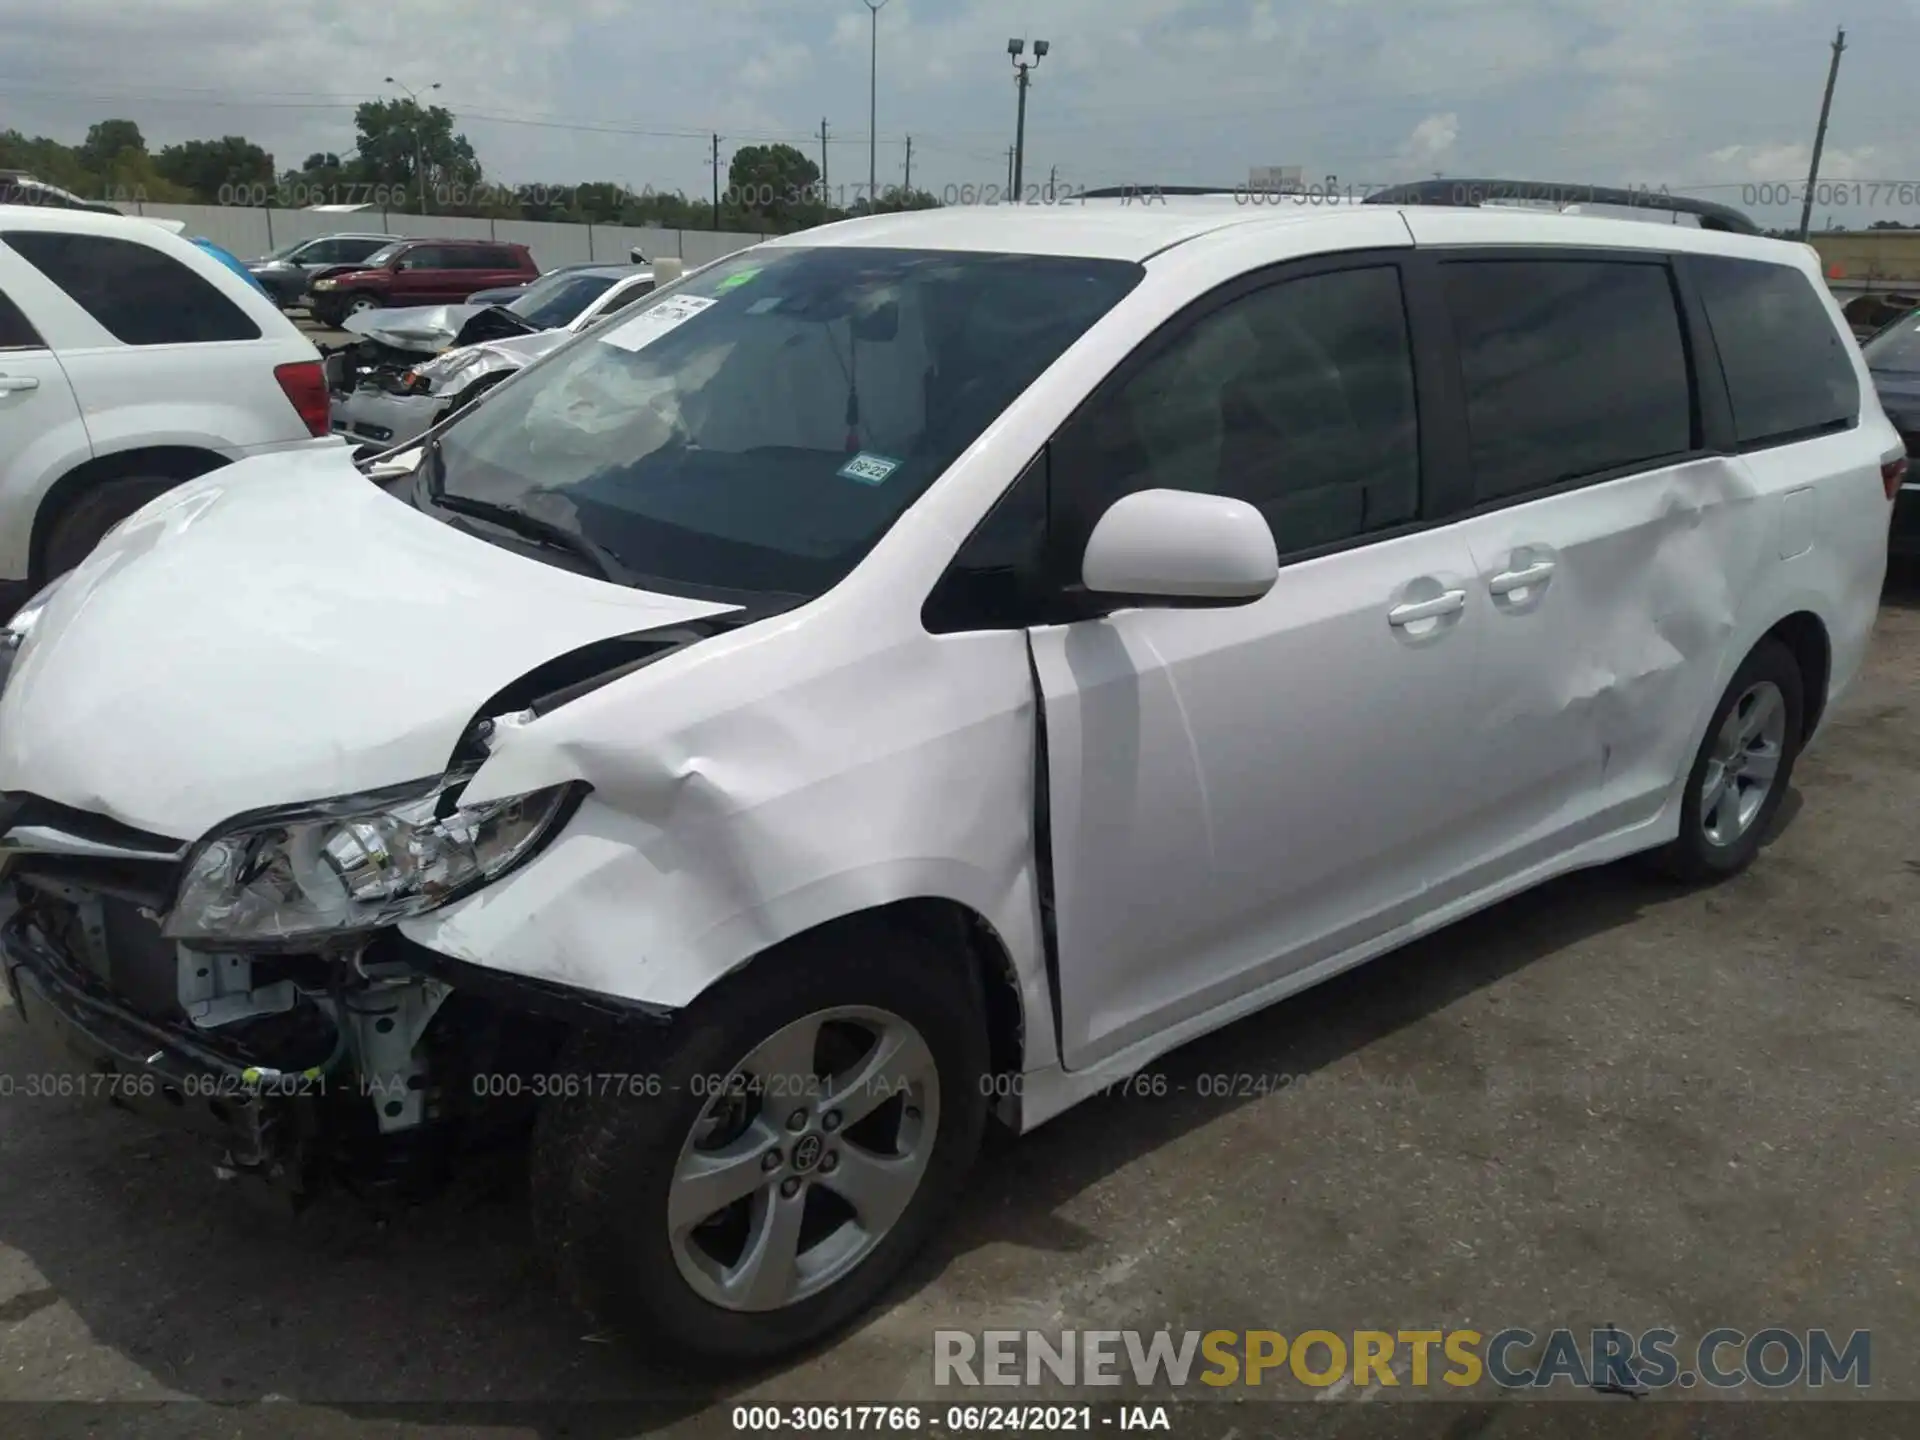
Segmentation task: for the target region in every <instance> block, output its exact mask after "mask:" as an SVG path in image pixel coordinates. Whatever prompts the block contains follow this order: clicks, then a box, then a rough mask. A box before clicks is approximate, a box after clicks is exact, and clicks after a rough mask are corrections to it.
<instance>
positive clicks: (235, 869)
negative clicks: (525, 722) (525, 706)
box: [166, 775, 580, 948]
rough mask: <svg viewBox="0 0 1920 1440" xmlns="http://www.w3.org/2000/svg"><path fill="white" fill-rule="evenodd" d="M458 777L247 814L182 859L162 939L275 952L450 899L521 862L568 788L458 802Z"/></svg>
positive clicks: (566, 801)
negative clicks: (400, 789)
mask: <svg viewBox="0 0 1920 1440" xmlns="http://www.w3.org/2000/svg"><path fill="white" fill-rule="evenodd" d="M469 778H471V777H470V776H466V775H450V776H447V777H444V778H442V779H441V780H439V781H437V782H435V783H434V784H433V785H431V786H429V787H426V788H424V789H422V788H421V787H417V786H416V787H413V788H412V789H411V790H410V791H403V792H399V793H396V792H392V791H387V792H382V793H380V794H376V795H360V796H352V797H349V798H347V799H343V800H334V801H327V802H324V803H322V804H319V805H309V806H304V807H301V808H299V809H294V810H287V811H283V812H280V813H279V814H268V815H262V816H259V817H255V818H249V819H247V820H246V821H245V822H244V823H240V824H237V825H236V826H235V827H234V828H233V829H231V830H228V831H225V832H224V833H221V834H217V835H215V836H213V837H212V838H211V839H209V840H207V841H205V842H203V843H202V844H201V845H200V847H199V848H198V849H197V850H196V851H195V852H194V854H193V856H192V858H191V859H190V860H189V861H188V864H187V870H186V876H185V878H184V879H183V880H182V881H181V882H180V892H179V896H178V898H177V899H176V900H175V902H174V906H173V910H172V912H171V913H170V914H169V915H168V916H167V920H166V933H167V934H168V935H169V936H171V937H173V938H174V939H176V940H183V941H187V942H189V943H191V944H196V945H206V946H234V945H238V946H248V947H260V948H284V947H288V946H293V945H298V944H311V943H314V942H316V941H321V940H325V939H327V938H329V937H335V936H342V935H348V934H352V933H355V932H359V931H366V930H374V929H378V928H380V927H382V926H385V925H391V924H394V923H395V922H397V921H400V920H405V919H408V918H410V917H412V916H415V915H421V914H425V913H426V912H427V911H429V910H433V909H436V908H438V907H439V906H441V905H445V904H447V903H448V902H449V901H451V900H455V899H458V898H459V897H460V896H462V895H465V894H467V893H469V892H471V891H473V890H475V889H478V888H479V887H480V886H482V885H485V884H487V883H489V882H490V881H493V880H497V879H499V878H500V877H501V876H502V875H504V874H505V873H506V872H507V871H509V870H511V869H512V868H513V867H514V866H515V865H518V864H519V863H520V862H521V861H523V860H525V859H527V858H528V857H529V856H530V855H531V854H532V853H533V851H534V850H535V848H536V847H537V846H538V845H539V844H540V842H541V841H542V840H544V839H545V838H546V837H547V836H548V835H550V834H551V833H552V832H553V831H554V830H555V829H556V828H557V827H558V825H559V824H560V823H561V822H562V821H564V819H565V818H566V816H567V815H568V814H569V813H570V812H571V811H572V809H573V806H574V804H575V803H576V802H577V800H578V798H579V793H580V790H579V787H578V786H574V785H560V786H555V787H553V788H551V789H547V790H538V791H535V792H533V793H532V794H528V795H514V796H508V797H504V798H502V799H499V800H486V801H482V802H480V803H479V804H476V805H462V804H460V803H459V792H460V791H461V789H463V788H464V786H465V784H466V781H467V780H468V779H469Z"/></svg>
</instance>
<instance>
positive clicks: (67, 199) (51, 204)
mask: <svg viewBox="0 0 1920 1440" xmlns="http://www.w3.org/2000/svg"><path fill="white" fill-rule="evenodd" d="M0 205H38V206H42V207H44V208H47V209H52V210H88V211H91V212H93V213H94V214H96V215H119V214H121V213H123V212H122V211H121V210H120V209H119V208H118V207H116V206H113V205H109V204H108V203H107V202H106V201H104V200H83V199H82V198H81V197H80V196H78V195H75V194H74V193H73V192H72V191H71V190H62V189H61V188H60V187H59V186H58V185H49V184H48V183H47V182H46V181H44V180H36V179H34V178H33V176H31V175H29V174H27V172H26V171H24V170H0Z"/></svg>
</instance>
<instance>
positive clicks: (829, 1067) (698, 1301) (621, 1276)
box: [532, 923, 988, 1367]
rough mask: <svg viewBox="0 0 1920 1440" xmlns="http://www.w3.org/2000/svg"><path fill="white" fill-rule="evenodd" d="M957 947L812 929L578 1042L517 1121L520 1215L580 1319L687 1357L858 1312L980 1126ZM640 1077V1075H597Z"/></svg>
mask: <svg viewBox="0 0 1920 1440" xmlns="http://www.w3.org/2000/svg"><path fill="white" fill-rule="evenodd" d="M984 1017H985V1004H984V1001H983V998H982V996H981V994H980V988H979V981H978V978H977V976H976V975H975V974H974V972H973V969H972V963H971V957H969V956H967V955H965V954H964V953H962V954H955V953H953V952H950V951H949V950H947V949H946V948H944V947H942V946H940V945H938V944H936V943H935V942H933V941H931V940H929V939H927V938H925V937H923V936H921V935H919V934H917V933H915V932H912V931H907V930H895V929H893V928H890V927H889V928H881V927H879V926H877V925H871V924H864V923H863V924H849V925H843V926H830V927H827V928H826V929H825V930H823V931H818V932H814V933H811V934H809V935H806V936H802V937H800V938H799V939H797V940H795V941H792V942H789V943H788V944H787V945H785V946H782V947H780V948H779V949H778V950H776V951H774V952H772V953H770V954H768V955H765V956H763V957H761V958H760V959H759V960H758V961H756V962H755V963H754V964H753V965H750V966H748V967H747V968H746V969H744V970H742V971H739V972H737V973H736V974H734V975H732V976H729V977H728V978H727V979H725V980H723V981H721V982H720V983H719V984H717V985H715V986H714V987H713V988H712V989H711V990H709V991H708V992H707V993H706V994H704V995H702V996H701V997H700V998H699V999H698V1000H696V1001H695V1002H694V1003H693V1004H692V1005H690V1006H689V1007H687V1008H686V1009H685V1010H683V1011H681V1012H680V1013H679V1014H678V1015H676V1016H675V1018H674V1020H673V1022H672V1027H671V1029H670V1030H668V1031H666V1032H664V1034H663V1035H662V1036H661V1037H660V1038H658V1039H656V1038H653V1037H650V1036H646V1035H634V1034H632V1033H630V1032H615V1033H613V1034H610V1035H606V1036H600V1037H582V1039H581V1040H580V1041H579V1042H578V1044H577V1046H576V1049H575V1052H574V1053H573V1055H572V1056H571V1057H570V1065H569V1071H570V1073H575V1074H579V1075H581V1076H582V1077H583V1078H588V1079H591V1080H592V1081H593V1082H594V1083H592V1084H583V1085H581V1086H577V1087H574V1086H561V1087H558V1089H559V1095H560V1097H561V1098H559V1099H556V1100H549V1101H548V1102H547V1104H546V1106H545V1108H544V1109H543V1110H542V1112H541V1115H540V1118H539V1123H538V1124H537V1126H536V1127H535V1134H534V1146H533V1159H532V1203H533V1215H534V1230H535V1234H536V1235H537V1236H538V1238H539V1240H540V1243H541V1246H542V1248H543V1249H544V1250H545V1251H546V1252H547V1254H548V1257H549V1258H550V1260H551V1261H552V1263H553V1266H554V1268H555V1271H556V1273H557V1275H558V1277H559V1279H560V1282H561V1284H562V1286H563V1288H564V1289H565V1290H566V1291H567V1292H568V1293H569V1295H570V1296H571V1298H573V1299H574V1300H575V1301H576V1302H577V1303H578V1304H580V1305H581V1306H582V1307H583V1308H584V1309H585V1310H586V1311H587V1312H588V1314H589V1315H590V1316H592V1317H593V1319H594V1320H595V1322H596V1323H598V1324H599V1325H601V1326H602V1327H604V1328H606V1329H609V1330H612V1331H616V1332H618V1333H621V1334H623V1335H624V1336H626V1337H627V1338H629V1339H631V1340H633V1341H636V1342H638V1343H639V1344H640V1345H641V1346H642V1347H643V1348H644V1349H645V1350H646V1351H648V1352H652V1353H658V1352H661V1351H665V1352H667V1353H669V1354H671V1355H673V1356H674V1357H676V1358H678V1359H679V1360H681V1361H683V1362H691V1363H694V1364H699V1365H704V1366H727V1367H732V1366H738V1365H742V1364H755V1363H760V1362H764V1361H767V1360H770V1359H772V1358H774V1357H775V1356H778V1355H781V1354H784V1353H787V1352H789V1351H792V1350H794V1349H797V1348H799V1347H802V1346H805V1345H808V1344H811V1343H813V1342H815V1341H817V1340H819V1339H821V1338H822V1337H824V1336H826V1335H828V1334H830V1333H831V1332H833V1331H834V1330H836V1329H838V1328H839V1327H840V1326H842V1325H844V1324H846V1323H847V1322H848V1321H850V1320H852V1319H853V1318H854V1317H856V1316H857V1315H859V1314H860V1313H861V1312H862V1311H863V1310H865V1309H866V1308H867V1307H868V1306H869V1305H871V1304H872V1303H873V1302H874V1301H875V1300H876V1299H878V1298H879V1296H880V1295H881V1294H882V1292H883V1291H884V1290H885V1289H886V1287H887V1286H888V1285H889V1284H890V1283H892V1281H893V1280H894V1278H895V1277H896V1276H898V1274H899V1273H900V1271H901V1269H902V1268H903V1267H904V1266H905V1265H906V1263H907V1262H908V1260H910V1259H911V1258H912V1256H913V1255H914V1253H915V1252H916V1251H917V1250H919V1249H920V1247H921V1246H922V1245H923V1244H924V1243H925V1242H926V1240H927V1238H928V1237H929V1236H930V1235H931V1234H932V1233H933V1230H934V1227H935V1226H936V1225H937V1223H938V1222H939V1218H940V1216H941V1214H942V1212H943V1211H944V1210H945V1208H946V1207H947V1205H949V1204H950V1203H951V1202H952V1201H953V1200H954V1199H955V1197H956V1196H957V1194H958V1192H959V1190H960V1187H961V1183H962V1181H963V1179H964V1177H965V1175H966V1172H967V1170H968V1169H969V1168H970V1167H971V1165H972V1163H973V1158H974V1155H975V1153H976V1152H977V1150H978V1149H979V1144H980V1137H981V1132H982V1130H983V1128H984V1125H985V1120H986V1111H987V1103H986V1094H985V1091H986V1086H985V1085H984V1084H983V1083H982V1082H983V1080H984V1079H985V1077H986V1075H987V1066H988V1057H987V1039H986V1022H985V1018H984ZM637 1070H644V1071H645V1072H647V1073H646V1076H645V1077H644V1078H645V1081H646V1083H645V1084H633V1083H626V1084H608V1083H605V1080H606V1077H607V1076H610V1075H611V1076H628V1077H631V1075H632V1072H634V1071H637Z"/></svg>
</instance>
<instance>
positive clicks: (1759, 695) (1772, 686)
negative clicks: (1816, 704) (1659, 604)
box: [1651, 640, 1805, 880]
mask: <svg viewBox="0 0 1920 1440" xmlns="http://www.w3.org/2000/svg"><path fill="white" fill-rule="evenodd" d="M1804 707H1805V697H1804V693H1803V685H1802V681H1801V678H1800V666H1799V662H1797V661H1796V660H1795V659H1794V658H1793V652H1792V651H1790V650H1788V649H1787V647H1786V646H1784V645H1782V644H1781V643H1780V642H1779V641H1777V640H1767V641H1763V642H1762V643H1761V644H1760V645H1759V646H1757V647H1756V648H1755V649H1754V651H1753V653H1752V654H1751V655H1749V656H1748V657H1747V658H1746V661H1745V662H1744V663H1743V664H1742V665H1741V666H1740V669H1739V671H1738V672H1737V673H1736V674H1735V675H1734V677H1733V680H1732V682H1731V683H1730V684H1729V685H1728V686H1727V690H1726V693H1725V694H1724V695H1722V696H1721V697H1720V704H1719V705H1718V706H1717V707H1715V709H1714V713H1713V720H1712V723H1710V724H1709V725H1708V726H1707V734H1706V738H1705V739H1704V740H1703V741H1702V742H1701V744H1700V750H1699V752H1698V754H1696V756H1695V757H1694V762H1693V768H1692V770H1691V771H1689V772H1688V775H1687V790H1686V798H1685V800H1684V801H1683V802H1682V804H1681V809H1680V834H1679V835H1678V836H1677V837H1676V838H1675V839H1674V840H1673V841H1672V842H1671V843H1670V844H1668V845H1666V846H1665V847H1663V848H1662V849H1660V850H1657V851H1655V852H1654V853H1653V856H1652V857H1651V858H1652V860H1653V862H1654V863H1655V865H1656V866H1657V867H1658V868H1660V869H1661V870H1664V871H1665V872H1666V873H1668V874H1669V875H1673V876H1675V877H1677V878H1679V879H1683V880H1714V879H1720V878H1722V877H1724V876H1728V875H1734V874H1738V873H1739V872H1740V871H1742V870H1744V869H1746V867H1747V866H1748V865H1750V864H1752V863H1753V857H1754V856H1755V855H1757V854H1758V853H1759V851H1760V845H1761V842H1762V841H1764V840H1765V839H1766V835H1767V830H1768V827H1769V826H1770V825H1771V824H1772V823H1773V817H1774V815H1775V813H1776V812H1777V811H1778V810H1779V808H1780V803H1781V801H1782V800H1784V799H1785V798H1786V794H1787V787H1788V785H1789V783H1790V782H1791V780H1792V778H1793V765H1794V761H1795V760H1797V759H1798V758H1799V752H1800V735H1801V728H1802V724H1803V716H1804V713H1805V708H1804Z"/></svg>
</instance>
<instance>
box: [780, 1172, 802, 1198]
mask: <svg viewBox="0 0 1920 1440" xmlns="http://www.w3.org/2000/svg"><path fill="white" fill-rule="evenodd" d="M780 1193H781V1194H782V1195H784V1196H786V1197H787V1199H789V1200H791V1199H792V1198H793V1197H794V1196H796V1195H798V1194H799V1193H800V1177H799V1176H798V1175H789V1176H788V1177H787V1178H786V1179H784V1180H782V1181H781V1182H780Z"/></svg>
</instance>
